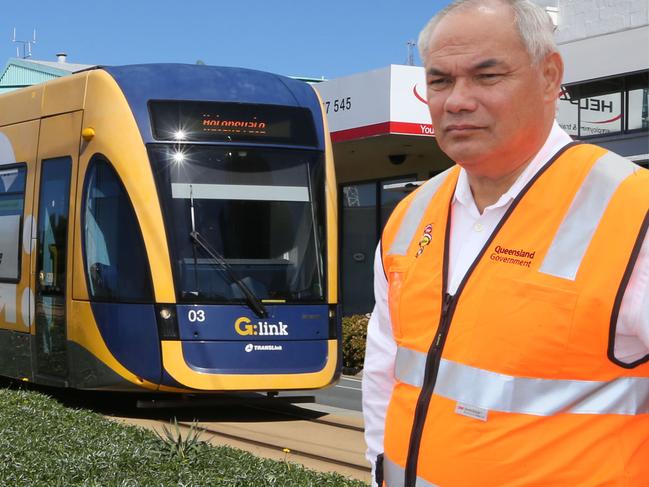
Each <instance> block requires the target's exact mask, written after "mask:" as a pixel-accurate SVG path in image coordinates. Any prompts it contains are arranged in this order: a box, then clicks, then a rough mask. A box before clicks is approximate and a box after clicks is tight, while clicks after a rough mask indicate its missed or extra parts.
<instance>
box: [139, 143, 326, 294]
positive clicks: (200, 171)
mask: <svg viewBox="0 0 649 487" xmlns="http://www.w3.org/2000/svg"><path fill="white" fill-rule="evenodd" d="M149 156H150V158H151V161H152V164H153V168H154V173H155V175H156V182H157V185H158V193H159V194H160V196H161V200H162V206H163V214H164V218H165V228H166V233H167V238H168V240H169V245H170V250H171V254H172V255H171V258H172V261H173V266H174V269H173V270H174V278H175V281H176V288H177V296H178V300H179V301H180V302H192V303H207V302H232V301H244V296H243V294H242V292H241V289H240V286H237V285H236V283H234V282H233V279H232V276H230V275H228V272H227V271H226V270H225V269H224V266H223V265H222V264H220V263H219V262H217V261H216V260H215V259H213V258H211V257H210V255H209V253H207V252H206V251H205V249H203V248H201V246H199V245H196V242H195V241H194V240H193V239H192V238H191V232H193V231H196V232H198V233H199V234H200V236H201V237H202V239H203V240H205V241H206V242H207V243H209V245H210V247H211V248H212V249H213V250H215V251H216V253H217V255H219V256H222V257H223V259H224V260H225V262H226V263H227V265H229V267H230V268H231V270H232V271H233V274H234V275H235V276H236V277H237V278H238V279H239V280H240V281H241V282H243V283H244V284H245V286H246V287H248V288H249V289H250V290H251V291H252V292H253V294H254V295H255V296H256V297H257V298H259V299H261V300H277V301H286V302H322V301H323V300H324V290H325V273H324V255H325V253H324V245H325V225H324V224H325V213H324V161H323V159H324V156H323V154H322V153H321V152H317V151H296V150H286V149H279V148H274V149H271V148H263V149H262V148H240V149H237V148H232V147H215V146H200V145H183V146H177V145H174V146H171V145H152V146H150V147H149Z"/></svg>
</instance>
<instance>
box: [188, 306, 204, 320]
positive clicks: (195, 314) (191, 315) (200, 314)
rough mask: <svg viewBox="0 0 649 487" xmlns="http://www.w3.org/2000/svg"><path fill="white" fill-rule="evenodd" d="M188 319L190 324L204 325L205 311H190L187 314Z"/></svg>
mask: <svg viewBox="0 0 649 487" xmlns="http://www.w3.org/2000/svg"><path fill="white" fill-rule="evenodd" d="M187 319H188V320H189V321H190V323H196V322H199V323H202V322H203V321H205V311H203V310H202V309H190V310H189V311H188V312H187Z"/></svg>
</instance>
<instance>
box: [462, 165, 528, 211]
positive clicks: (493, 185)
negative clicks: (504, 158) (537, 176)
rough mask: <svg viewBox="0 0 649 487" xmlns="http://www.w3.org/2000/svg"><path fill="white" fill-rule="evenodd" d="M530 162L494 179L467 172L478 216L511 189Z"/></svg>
mask: <svg viewBox="0 0 649 487" xmlns="http://www.w3.org/2000/svg"><path fill="white" fill-rule="evenodd" d="M530 162H531V160H529V161H527V162H525V163H523V164H521V165H520V166H518V167H517V168H516V169H514V170H513V171H512V172H510V173H508V174H505V175H502V176H500V177H496V178H492V177H487V176H472V175H471V174H470V173H469V172H467V176H468V180H469V186H470V187H471V193H473V200H474V201H475V205H476V207H477V208H478V211H479V212H480V214H482V212H483V211H484V209H485V208H486V207H488V206H491V205H493V204H494V203H496V202H497V201H498V200H499V199H500V197H501V196H502V195H503V194H505V193H506V192H507V191H508V190H509V188H511V187H512V185H513V184H514V183H515V182H516V180H517V179H518V177H519V176H520V175H521V173H522V172H523V171H524V170H525V168H526V167H527V166H528V165H529V163H530Z"/></svg>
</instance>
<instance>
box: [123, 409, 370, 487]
mask: <svg viewBox="0 0 649 487" xmlns="http://www.w3.org/2000/svg"><path fill="white" fill-rule="evenodd" d="M230 410H232V407H229V408H226V409H225V410H223V411H219V413H218V414H217V416H219V417H218V419H217V418H215V417H214V414H211V415H210V417H209V418H208V419H207V420H202V419H198V420H193V421H192V420H191V419H188V418H190V417H191V415H188V414H187V412H186V411H184V412H183V413H182V416H181V419H179V420H178V422H177V424H178V428H179V433H180V434H181V435H183V436H185V435H187V434H189V433H190V431H191V430H192V429H195V430H198V431H199V432H200V439H201V440H203V441H207V442H208V443H211V444H214V445H228V446H232V447H235V448H240V449H243V450H246V451H249V452H251V453H253V454H255V455H257V456H261V457H266V458H271V459H274V460H285V461H289V462H294V463H299V464H302V465H304V466H306V467H308V468H311V469H314V470H318V471H322V472H337V473H340V474H341V475H345V476H348V477H352V478H356V479H359V480H363V481H366V482H369V480H370V467H369V465H368V463H367V461H366V460H365V456H364V453H365V442H364V439H363V424H362V419H361V418H360V417H359V416H358V415H352V414H346V413H344V412H342V410H341V411H335V412H321V411H314V410H313V409H308V408H304V407H297V406H293V405H271V406H264V405H239V406H238V409H237V410H236V412H234V413H232V414H229V411H230ZM167 413H168V415H167V417H165V419H161V418H157V419H155V418H142V417H140V418H133V417H112V419H114V420H117V421H120V422H123V423H128V424H135V425H138V426H143V427H146V428H150V429H153V430H156V431H158V432H160V433H162V432H163V429H164V427H167V428H168V427H169V425H170V424H171V423H172V421H173V420H170V419H168V418H170V417H172V416H173V417H175V415H174V414H173V411H167ZM201 416H202V415H200V414H197V415H195V416H194V417H195V418H201Z"/></svg>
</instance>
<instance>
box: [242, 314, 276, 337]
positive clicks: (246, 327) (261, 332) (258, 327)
mask: <svg viewBox="0 0 649 487" xmlns="http://www.w3.org/2000/svg"><path fill="white" fill-rule="evenodd" d="M234 331H236V332H237V333H238V334H239V335H241V336H248V335H258V336H287V335H288V325H287V324H285V323H282V322H281V321H278V322H277V323H272V322H271V323H269V322H268V321H257V322H256V323H253V322H252V320H251V319H250V318H248V317H246V316H242V317H240V318H238V319H237V320H236V321H235V322H234Z"/></svg>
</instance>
